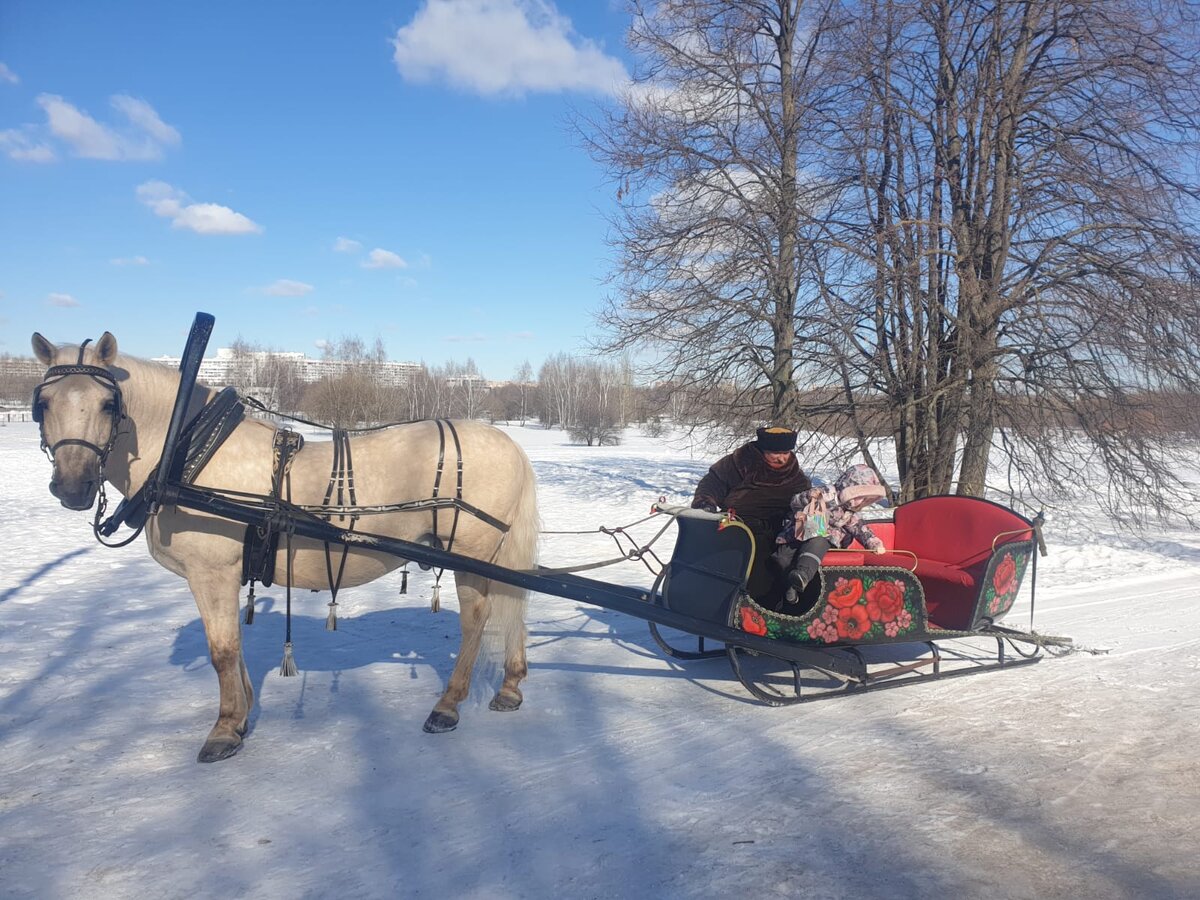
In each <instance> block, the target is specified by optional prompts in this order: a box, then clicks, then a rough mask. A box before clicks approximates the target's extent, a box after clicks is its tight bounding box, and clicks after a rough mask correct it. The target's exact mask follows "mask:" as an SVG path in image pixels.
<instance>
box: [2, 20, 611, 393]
mask: <svg viewBox="0 0 1200 900" xmlns="http://www.w3.org/2000/svg"><path fill="white" fill-rule="evenodd" d="M625 26H626V19H625V16H624V15H623V14H622V12H621V10H620V8H619V5H618V4H616V3H614V2H610V0H593V2H588V0H572V2H568V0H559V2H558V3H557V5H555V4H552V3H549V2H534V0H420V2H411V0H407V2H406V0H393V2H387V3H385V2H376V0H365V2H360V0H356V2H354V3H348V4H332V3H319V2H293V3H283V2H271V3H266V2H254V3H247V2H244V0H240V2H206V3H199V4H195V3H193V4H180V3H162V2H122V3H94V2H54V0H5V2H4V3H3V4H0V64H2V66H3V68H0V208H2V209H3V214H2V215H0V292H2V293H0V352H7V353H13V354H20V355H27V354H28V352H29V335H30V333H31V332H33V331H35V330H36V331H40V332H42V333H43V334H45V335H46V336H47V337H48V338H50V339H51V340H54V341H59V342H61V341H78V340H80V339H82V338H84V337H89V336H91V337H98V336H99V334H100V333H101V332H103V331H104V330H106V329H107V330H110V331H112V332H113V333H114V334H115V335H116V336H117V339H118V341H119V343H120V344H121V346H122V348H123V349H125V350H126V351H128V352H131V353H134V354H137V355H140V356H156V355H159V354H164V353H169V354H177V353H178V352H179V350H180V348H181V345H182V340H183V335H184V334H185V333H186V331H187V327H188V325H189V324H190V322H191V319H192V315H193V313H194V312H195V311H196V310H201V309H202V310H205V311H207V312H211V313H213V314H214V315H215V316H216V317H217V327H216V331H215V333H214V337H213V341H212V344H211V346H212V347H216V346H224V345H227V344H228V343H229V342H231V341H232V340H233V339H234V338H235V337H238V336H240V337H242V338H244V339H245V340H247V341H250V342H252V343H258V344H262V345H264V346H268V347H273V348H277V349H287V350H302V351H304V352H306V353H308V354H310V355H319V353H320V349H319V347H320V346H321V344H322V342H324V341H327V340H337V339H338V338H340V337H342V336H343V335H348V334H354V335H358V336H360V337H362V338H364V339H365V340H367V341H368V343H370V342H371V341H373V340H374V338H375V337H376V336H378V337H380V338H382V339H383V341H384V344H385V345H386V347H387V350H388V353H389V355H390V356H391V357H392V358H393V359H401V360H424V361H426V362H428V363H430V364H435V363H442V362H444V361H446V360H448V359H456V360H458V361H460V362H461V361H463V360H465V359H466V358H467V357H471V358H473V359H474V360H475V361H476V362H477V363H478V364H479V366H480V368H481V370H482V371H483V372H484V374H485V375H487V376H488V377H490V378H507V377H510V376H511V375H512V374H513V371H514V370H515V368H516V367H517V365H519V364H520V362H521V361H522V360H525V359H528V360H529V361H530V362H531V363H532V364H533V366H534V368H535V369H536V367H537V366H538V365H539V363H540V362H541V361H542V360H543V359H544V358H545V357H546V356H548V355H550V354H552V353H556V352H559V351H566V352H581V351H582V350H583V349H584V348H585V347H586V340H587V337H588V336H589V335H591V334H593V333H594V325H593V323H592V319H591V312H592V311H593V310H594V309H595V308H596V306H597V305H598V303H599V302H600V300H601V298H602V297H603V296H604V295H605V292H606V290H607V288H606V287H605V286H604V284H603V283H602V279H603V277H604V275H605V274H606V273H607V271H608V270H609V266H610V258H611V253H612V251H611V250H610V248H609V247H608V246H607V245H606V244H605V240H604V238H605V234H606V231H607V225H606V221H605V215H606V214H607V213H609V212H610V211H611V210H612V209H613V207H614V205H615V188H614V187H613V186H612V185H610V184H608V183H607V182H606V179H605V177H604V173H603V172H602V171H601V170H600V168H599V167H598V166H597V164H596V163H595V162H594V161H593V160H591V159H590V158H589V157H588V156H587V154H586V153H585V152H584V151H583V150H582V149H581V147H580V146H579V142H578V140H577V138H576V137H575V136H574V135H573V134H572V132H571V130H570V128H569V125H568V114H569V112H570V110H571V109H579V110H587V109H591V108H593V107H594V105H595V104H596V103H597V102H603V100H604V99H605V97H606V96H608V95H609V94H610V93H611V91H612V90H613V89H614V88H616V87H619V85H620V84H621V83H622V81H623V80H624V78H625V77H626V75H625V72H626V70H627V68H628V59H627V57H626V55H625V49H624V46H623V43H622V39H623V34H624V29H625Z"/></svg>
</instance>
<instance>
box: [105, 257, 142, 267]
mask: <svg viewBox="0 0 1200 900" xmlns="http://www.w3.org/2000/svg"><path fill="white" fill-rule="evenodd" d="M109 262H111V263H112V264H113V265H114V266H148V265H150V260H148V259H146V257H144V256H118V257H117V258H116V259H112V260H109Z"/></svg>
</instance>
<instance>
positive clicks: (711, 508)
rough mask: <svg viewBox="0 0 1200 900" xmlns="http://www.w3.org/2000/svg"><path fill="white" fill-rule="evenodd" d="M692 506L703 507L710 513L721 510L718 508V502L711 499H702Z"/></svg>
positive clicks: (694, 507)
mask: <svg viewBox="0 0 1200 900" xmlns="http://www.w3.org/2000/svg"><path fill="white" fill-rule="evenodd" d="M692 508H693V509H702V510H704V511H705V512H710V513H715V512H720V510H718V509H717V504H715V503H713V502H712V501H711V500H701V501H699V502H697V503H693V504H692Z"/></svg>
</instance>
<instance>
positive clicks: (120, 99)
mask: <svg viewBox="0 0 1200 900" xmlns="http://www.w3.org/2000/svg"><path fill="white" fill-rule="evenodd" d="M37 102H38V105H39V106H40V107H41V108H42V111H43V112H45V114H46V128H47V129H48V130H49V132H50V134H51V135H53V136H54V137H55V138H57V139H58V140H60V141H62V142H63V143H64V144H66V145H67V146H68V147H70V149H71V152H72V154H73V155H75V156H79V157H83V158H84V159H107V160H156V159H162V157H163V151H164V150H165V148H167V147H177V146H179V144H180V143H181V142H182V138H181V137H180V136H179V132H178V131H176V130H175V129H174V128H172V127H171V126H170V125H167V124H166V123H165V122H163V120H162V119H160V118H159V116H158V113H157V112H155V111H154V107H152V106H151V105H150V104H149V103H147V102H146V101H145V100H138V99H136V98H135V97H130V96H127V95H125V94H117V95H115V96H113V97H112V98H110V101H109V102H110V103H111V104H112V106H113V108H114V109H116V111H117V112H118V113H120V114H121V115H122V116H124V117H125V118H126V119H127V120H128V121H129V124H128V126H126V127H124V128H120V129H118V128H115V127H113V126H112V125H105V124H103V123H101V122H97V121H96V120H95V119H93V118H92V117H91V116H90V115H88V114H87V113H86V112H84V111H83V110H81V109H78V108H77V107H76V106H74V105H73V104H71V103H69V102H67V101H66V100H64V99H63V98H62V97H60V96H58V95H57V94H40V95H38V98H37Z"/></svg>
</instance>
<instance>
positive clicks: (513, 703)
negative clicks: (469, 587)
mask: <svg viewBox="0 0 1200 900" xmlns="http://www.w3.org/2000/svg"><path fill="white" fill-rule="evenodd" d="M512 590H513V589H512V588H509V587H507V586H506V585H503V584H500V583H499V582H492V583H491V585H490V587H489V590H488V593H489V595H490V596H491V598H492V605H493V609H494V611H493V617H494V618H496V619H499V621H500V626H501V628H502V629H503V630H504V683H503V684H501V685H500V690H499V691H497V692H496V696H495V697H493V698H492V702H491V703H489V704H488V709H494V710H496V711H497V712H512V711H513V710H516V709H520V708H521V701H522V700H524V699H525V698H524V696H523V695H522V694H521V688H520V687H518V685H520V683H521V682H522V681H523V680H524V679H525V676H526V675H528V674H529V666H528V664H527V662H526V660H525V640H526V633H525V603H524V597H523V595H522V596H518V597H508V596H506V594H507V593H509V592H511V591H512Z"/></svg>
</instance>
